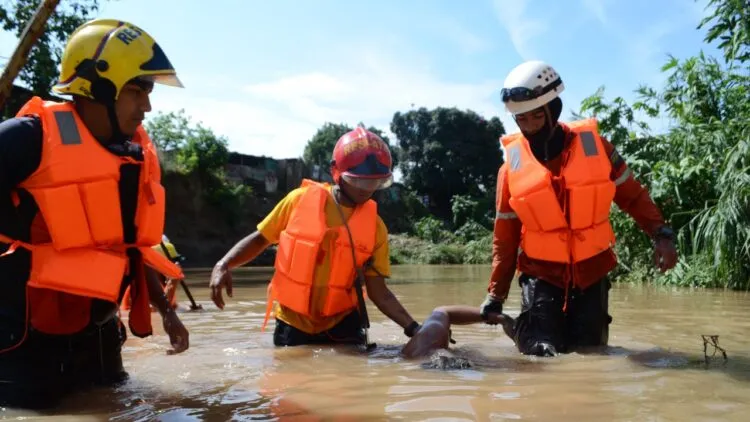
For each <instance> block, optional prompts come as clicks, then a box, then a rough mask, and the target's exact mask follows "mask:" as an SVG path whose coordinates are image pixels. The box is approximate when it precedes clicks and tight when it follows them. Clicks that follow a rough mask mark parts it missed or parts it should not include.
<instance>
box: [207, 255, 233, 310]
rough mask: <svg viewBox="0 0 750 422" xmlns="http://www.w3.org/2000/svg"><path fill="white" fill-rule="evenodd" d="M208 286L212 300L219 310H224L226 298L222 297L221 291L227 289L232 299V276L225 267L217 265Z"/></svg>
mask: <svg viewBox="0 0 750 422" xmlns="http://www.w3.org/2000/svg"><path fill="white" fill-rule="evenodd" d="M208 286H209V287H210V288H211V300H213V301H214V303H215V304H216V306H217V307H218V308H219V309H224V297H222V295H221V289H222V288H224V287H226V289H227V295H228V296H229V297H232V274H230V273H229V270H228V269H227V268H226V267H225V266H223V265H217V266H215V267H214V269H213V271H211V282H210V283H209V285H208Z"/></svg>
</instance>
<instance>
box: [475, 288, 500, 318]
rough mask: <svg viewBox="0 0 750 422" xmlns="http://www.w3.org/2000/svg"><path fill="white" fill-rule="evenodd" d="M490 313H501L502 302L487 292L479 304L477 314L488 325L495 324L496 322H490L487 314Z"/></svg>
mask: <svg viewBox="0 0 750 422" xmlns="http://www.w3.org/2000/svg"><path fill="white" fill-rule="evenodd" d="M490 313H498V314H502V313H503V302H502V301H501V300H500V299H497V298H495V297H494V296H492V295H491V294H487V297H486V298H485V299H484V302H482V304H481V305H479V315H481V316H482V319H483V320H484V322H486V323H487V324H490V325H497V322H490V321H489V320H488V315H489V314H490Z"/></svg>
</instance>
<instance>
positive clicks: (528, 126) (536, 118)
mask: <svg viewBox="0 0 750 422" xmlns="http://www.w3.org/2000/svg"><path fill="white" fill-rule="evenodd" d="M546 118H547V115H546V113H545V112H544V108H543V107H540V108H537V109H535V110H531V111H527V112H526V113H521V114H518V115H516V116H515V119H516V124H517V125H518V127H519V128H520V129H521V132H523V133H524V134H525V135H533V134H535V133H537V132H539V131H540V130H542V128H543V127H544V123H545V120H546Z"/></svg>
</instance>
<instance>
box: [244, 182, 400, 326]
mask: <svg viewBox="0 0 750 422" xmlns="http://www.w3.org/2000/svg"><path fill="white" fill-rule="evenodd" d="M307 189H308V188H307V187H300V188H297V189H295V190H293V191H291V192H289V194H287V196H286V197H284V199H282V200H281V201H280V202H279V203H278V204H276V207H274V209H273V210H272V211H271V213H269V214H268V215H267V216H266V218H265V219H263V221H261V222H260V223H258V231H259V232H260V234H262V235H263V237H265V238H266V240H268V241H269V242H271V243H274V244H275V243H278V241H279V236H280V235H281V232H282V231H283V230H284V229H285V228H286V225H287V224H288V223H289V218H290V217H291V216H292V211H293V210H294V208H295V207H296V206H297V203H298V202H299V200H300V198H302V195H303V194H304V193H305V191H306V190H307ZM328 190H329V192H330V190H331V186H328ZM341 210H342V211H343V214H344V215H345V216H346V219H347V221H348V220H349V218H350V217H351V216H352V214H353V213H354V208H348V207H344V206H341ZM325 214H326V224H327V225H328V227H338V226H341V225H343V224H344V223H343V222H342V221H341V216H340V215H339V212H338V210H337V209H336V203H335V202H334V201H333V196H332V195H329V196H328V200H327V201H326V206H325ZM376 227H377V232H376V233H375V250H374V251H373V257H372V267H371V268H369V269H368V270H367V272H366V273H365V275H368V276H376V275H378V273H380V274H381V275H382V276H384V277H390V275H391V262H390V258H389V254H388V229H387V228H386V227H385V223H383V220H382V219H381V218H380V216H378V222H377V225H376ZM329 235H330V232H329ZM327 236H328V235H327ZM329 241H330V238H328V237H326V238H324V239H323V243H322V245H321V249H322V250H323V253H324V255H323V259H322V261H321V263H320V265H318V267H317V268H316V269H315V275H314V284H313V289H312V299H311V303H312V310H313V313H320V312H321V311H322V310H323V305H324V304H325V299H326V286H327V284H328V280H327V279H326V277H327V276H328V272H329V270H330V265H331V258H330V255H329V254H328V251H329V250H330V247H329ZM376 270H377V272H376ZM345 316H346V314H342V315H336V316H333V317H320V318H316V317H306V316H303V315H300V314H299V313H297V312H294V311H292V310H291V309H289V308H286V307H284V306H281V305H278V304H277V305H276V318H278V319H280V320H282V321H284V322H286V323H287V324H289V325H291V326H293V327H295V328H297V329H299V330H302V331H304V332H306V333H309V334H317V333H320V332H322V331H326V330H329V329H331V328H333V326H335V325H336V324H338V323H339V322H341V320H342V319H344V317H345Z"/></svg>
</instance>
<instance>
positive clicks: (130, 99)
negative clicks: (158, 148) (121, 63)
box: [115, 82, 153, 136]
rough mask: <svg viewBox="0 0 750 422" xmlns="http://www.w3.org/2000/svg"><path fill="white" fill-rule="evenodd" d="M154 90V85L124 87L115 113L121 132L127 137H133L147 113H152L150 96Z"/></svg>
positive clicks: (134, 84) (136, 84) (135, 84)
mask: <svg viewBox="0 0 750 422" xmlns="http://www.w3.org/2000/svg"><path fill="white" fill-rule="evenodd" d="M152 89H153V85H152V84H147V83H134V82H130V83H127V84H125V86H123V87H122V90H121V91H120V96H119V97H118V98H117V101H116V102H115V112H116V114H117V120H118V123H119V124H120V130H121V131H122V133H123V134H125V135H126V136H133V135H134V134H135V131H136V129H137V128H138V125H140V124H141V123H142V122H143V119H144V118H145V117H146V113H148V112H149V111H151V101H150V99H149V95H150V94H151V91H152Z"/></svg>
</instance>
